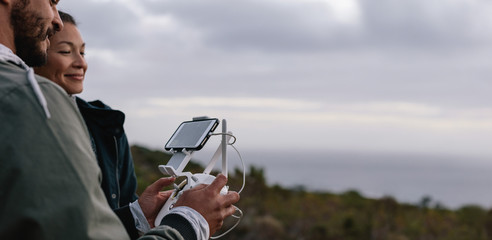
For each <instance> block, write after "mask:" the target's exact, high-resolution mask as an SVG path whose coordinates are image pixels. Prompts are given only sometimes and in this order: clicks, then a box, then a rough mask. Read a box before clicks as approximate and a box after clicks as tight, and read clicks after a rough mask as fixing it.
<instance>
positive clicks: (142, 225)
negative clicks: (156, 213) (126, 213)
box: [129, 199, 150, 233]
mask: <svg viewBox="0 0 492 240" xmlns="http://www.w3.org/2000/svg"><path fill="white" fill-rule="evenodd" d="M129 205H130V212H131V213H132V215H133V220H134V221H135V228H137V230H138V231H140V232H142V233H146V232H148V231H149V230H150V225H149V222H147V218H146V217H145V215H144V213H143V211H142V209H141V208H140V204H138V199H137V200H135V202H131V203H130V204H129Z"/></svg>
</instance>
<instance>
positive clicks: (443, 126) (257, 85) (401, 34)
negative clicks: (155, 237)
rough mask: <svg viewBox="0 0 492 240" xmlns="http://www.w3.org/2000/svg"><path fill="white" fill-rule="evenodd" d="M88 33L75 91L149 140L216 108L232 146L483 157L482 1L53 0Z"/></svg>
mask: <svg viewBox="0 0 492 240" xmlns="http://www.w3.org/2000/svg"><path fill="white" fill-rule="evenodd" d="M59 9H60V10H64V11H67V12H69V13H71V14H72V15H74V16H75V18H76V19H77V20H78V21H79V27H80V29H81V32H82V35H83V37H84V40H85V41H86V43H87V47H86V49H87V51H86V53H87V59H88V62H89V69H88V73H87V76H86V82H85V91H84V93H83V94H82V95H81V96H82V97H83V98H85V99H86V100H94V99H101V100H103V101H104V102H106V103H107V104H108V105H110V106H112V107H113V108H117V109H120V110H122V111H124V112H125V113H126V116H127V120H126V123H125V127H126V131H127V135H128V137H129V139H130V142H132V143H139V144H143V145H145V146H148V147H151V148H159V149H162V147H163V145H164V143H165V142H166V141H167V139H168V138H169V137H170V135H171V134H172V133H173V132H174V130H175V128H176V127H177V126H178V125H179V123H180V122H181V121H184V120H189V119H191V118H192V117H193V116H201V115H208V116H211V117H218V118H226V119H228V120H229V127H230V130H232V131H233V132H234V133H235V134H236V135H237V137H238V141H237V146H238V147H239V148H241V149H246V150H253V149H273V150H297V151H304V150H320V149H322V150H349V151H374V152H401V153H404V152H411V153H425V154H447V155H450V154H451V155H460V156H470V157H477V158H483V159H485V158H489V159H490V161H492V158H491V157H492V94H490V92H491V90H492V84H491V80H490V78H491V76H492V61H491V58H490V56H491V55H492V3H491V2H490V1H488V0H411V1H410V0H408V1H401V0H371V1H366V0H234V1H231V0H179V1H178V0H85V1H69V0H63V1H61V2H60V4H59Z"/></svg>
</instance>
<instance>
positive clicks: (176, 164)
mask: <svg viewBox="0 0 492 240" xmlns="http://www.w3.org/2000/svg"><path fill="white" fill-rule="evenodd" d="M193 120H194V121H203V120H204V119H203V118H195V119H193ZM178 130H179V129H178ZM208 131H210V134H211V131H213V130H210V129H209V130H208ZM175 134H176V133H175ZM228 134H229V133H228V132H227V125H226V120H225V119H223V120H222V143H221V146H219V148H218V149H217V151H216V152H215V154H214V156H213V157H212V160H211V161H210V163H209V165H208V166H207V168H205V171H204V172H203V173H196V174H191V173H190V172H182V170H183V169H184V167H185V166H186V164H187V163H188V162H189V160H190V159H191V155H192V153H193V151H188V150H187V148H183V149H181V151H176V152H175V153H174V154H173V157H172V158H171V159H170V160H169V162H168V165H159V170H160V171H161V172H162V173H164V174H166V175H171V176H174V177H178V176H186V180H184V181H183V182H182V183H181V184H180V185H179V186H177V185H175V191H174V192H173V193H172V195H171V196H170V197H169V199H168V200H167V201H166V203H165V204H164V206H163V207H162V209H161V210H160V211H159V214H158V215H157V217H156V219H155V222H154V225H155V226H159V225H160V224H161V221H162V219H163V218H164V216H165V215H166V214H167V213H169V211H170V210H171V209H172V208H173V207H174V204H176V202H177V201H178V199H179V197H180V196H181V195H182V194H183V192H184V191H186V190H189V189H192V188H194V187H196V186H198V185H200V184H211V183H212V182H213V181H214V180H215V176H213V175H210V174H209V173H210V171H211V170H212V168H213V166H214V165H215V163H216V161H217V160H218V158H219V157H221V156H222V168H223V169H222V173H223V174H224V175H225V176H226V177H227V158H226V156H227V155H226V146H227V142H228V141H229V140H230V138H231V137H230V134H229V135H228ZM173 137H174V135H173ZM178 137H179V135H178ZM199 141H200V140H199ZM199 141H198V142H199ZM224 168H225V169H224ZM228 190H229V187H228V186H224V187H223V188H222V189H221V191H220V194H222V195H226V194H227V192H228Z"/></svg>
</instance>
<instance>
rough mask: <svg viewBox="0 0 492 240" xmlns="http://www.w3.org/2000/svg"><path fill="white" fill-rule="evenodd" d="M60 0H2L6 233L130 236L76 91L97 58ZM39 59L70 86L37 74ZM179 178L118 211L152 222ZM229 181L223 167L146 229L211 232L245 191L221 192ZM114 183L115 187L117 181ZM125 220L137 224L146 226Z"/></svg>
mask: <svg viewBox="0 0 492 240" xmlns="http://www.w3.org/2000/svg"><path fill="white" fill-rule="evenodd" d="M57 3H58V0H1V5H0V11H1V13H0V21H1V23H2V24H1V25H0V123H1V124H2V130H1V131H0V141H1V142H0V143H1V144H0V152H1V153H2V157H0V178H1V179H0V180H1V181H0V239H60V238H67V237H70V238H75V239H128V238H129V236H128V233H127V232H126V231H125V228H124V227H123V224H122V223H121V221H120V220H118V217H117V216H116V215H115V214H114V212H113V211H112V210H111V208H110V207H109V205H108V203H107V201H106V198H105V196H104V193H103V191H102V190H101V185H100V184H99V179H100V177H101V170H100V168H99V166H98V163H97V160H96V157H95V154H94V151H93V148H92V147H93V144H92V143H93V142H94V138H95V136H93V135H92V134H93V133H92V132H91V133H89V132H88V131H87V128H86V127H85V122H84V119H83V118H82V116H81V115H80V113H79V110H78V109H77V106H76V105H75V104H74V103H73V99H71V98H70V97H69V96H68V95H67V93H68V94H74V93H79V92H80V91H82V80H83V77H84V74H85V70H86V69H87V64H86V62H85V60H84V59H83V51H84V47H85V46H84V43H83V41H82V38H81V36H80V33H78V30H77V28H76V25H75V21H73V22H70V21H67V22H62V20H61V19H60V16H59V14H58V11H57V9H56V5H57ZM62 15H63V14H62ZM55 32H58V33H57V34H55ZM50 40H51V42H50ZM48 48H49V49H50V50H49V51H48V52H47V49H48ZM67 48H68V49H67ZM67 50H68V51H67ZM46 59H48V65H45V66H43V65H44V64H45V62H46ZM67 59H69V60H67ZM57 61H58V62H57ZM64 64H66V65H64ZM30 66H36V72H37V73H39V74H41V75H43V76H46V77H47V78H49V79H51V80H52V81H55V82H56V83H58V84H59V85H60V86H62V88H63V90H62V89H60V88H58V87H57V86H55V85H54V84H53V83H51V82H50V81H48V80H46V79H44V78H42V77H39V76H35V74H34V72H33V69H32V68H30ZM72 70H76V71H74V72H70V71H72ZM82 103H83V102H82ZM79 106H80V105H79ZM81 109H82V108H81ZM89 127H90V126H89ZM91 140H92V141H91ZM96 150H97V148H96ZM99 160H101V159H99ZM103 170H104V169H103ZM131 174H133V173H131ZM102 176H103V179H104V177H105V173H102ZM130 178H131V177H130ZM173 181H174V179H172V178H162V179H160V180H158V181H156V182H155V183H154V184H152V185H151V186H149V187H148V188H147V189H146V190H145V192H144V193H143V194H142V196H140V199H139V200H137V201H134V202H132V203H130V207H129V209H130V210H131V211H129V212H131V214H130V215H126V216H125V215H123V216H122V215H120V214H118V216H119V217H120V219H128V218H133V220H135V224H136V225H137V227H138V224H141V225H142V224H143V225H145V224H147V222H146V220H149V221H150V222H152V221H151V219H153V218H155V216H156V215H157V213H158V212H159V210H160V206H162V204H163V203H164V202H165V201H166V199H167V197H168V196H169V194H163V193H160V192H159V191H160V189H162V187H163V186H165V185H169V184H171V183H172V182H173ZM226 182H227V179H226V178H225V177H224V176H219V177H217V179H216V180H215V181H214V182H213V183H212V184H211V185H209V186H201V187H198V188H195V189H193V190H191V191H188V192H186V194H183V196H182V197H181V198H180V200H179V201H178V202H177V203H176V206H181V207H176V208H174V209H173V211H174V212H171V213H170V214H168V215H167V216H166V217H164V219H163V221H162V223H161V226H157V227H156V228H153V229H152V230H150V231H148V232H147V233H146V235H144V236H143V237H141V238H142V239H204V238H205V239H206V238H208V237H209V236H210V235H211V234H213V233H214V232H215V231H216V230H218V229H219V228H220V226H221V224H222V221H223V219H224V218H225V217H227V216H229V215H231V214H233V212H234V208H233V206H232V204H233V203H235V202H237V201H238V200H239V196H238V195H237V193H235V192H229V193H228V194H227V195H224V196H221V195H220V194H219V192H220V189H221V188H222V186H224V185H225V184H226ZM103 183H104V181H103ZM103 188H104V185H103ZM105 191H106V195H107V196H108V194H110V191H111V190H107V189H105ZM132 194H133V193H130V195H132ZM109 196H111V195H109ZM130 198H133V197H130ZM131 200H135V199H134V198H133V199H131ZM131 200H129V201H131ZM108 202H111V199H110V197H108ZM113 207H115V206H113ZM126 211H127V214H128V208H127V210H126ZM115 212H116V213H118V210H115ZM142 216H143V217H142ZM142 218H143V219H142ZM139 219H140V220H141V221H140V222H139ZM151 224H152V223H151ZM141 225H140V227H141ZM125 227H126V228H127V230H128V232H129V233H130V232H131V230H129V229H131V228H133V227H135V228H136V226H128V225H126V224H125ZM139 229H142V228H139Z"/></svg>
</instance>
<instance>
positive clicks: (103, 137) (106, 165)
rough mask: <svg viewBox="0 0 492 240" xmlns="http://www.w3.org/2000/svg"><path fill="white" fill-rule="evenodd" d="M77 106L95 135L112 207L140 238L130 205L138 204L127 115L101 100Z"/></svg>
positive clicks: (92, 139) (103, 184) (108, 199)
mask: <svg viewBox="0 0 492 240" xmlns="http://www.w3.org/2000/svg"><path fill="white" fill-rule="evenodd" d="M76 102H77V106H78V108H79V110H80V113H81V114H82V117H83V118H84V120H85V123H86V125H87V128H88V129H89V133H90V136H91V143H92V149H93V150H94V152H95V153H96V156H97V161H98V163H99V167H100V168H101V172H102V182H101V187H102V189H103V191H104V194H105V196H106V199H107V201H108V203H109V205H110V206H111V208H112V209H113V210H114V211H115V213H116V214H117V215H118V217H119V218H120V220H121V221H122V222H123V224H124V225H125V228H126V229H127V231H128V233H129V234H130V236H131V237H132V239H133V238H136V237H138V232H137V230H136V229H135V223H134V220H133V217H132V214H131V212H130V209H129V206H128V204H129V203H130V202H133V201H135V200H136V199H137V198H138V196H137V194H136V189H137V178H136V176H135V170H134V166H133V159H132V155H131V152H130V146H129V144H128V140H127V138H126V134H125V131H124V129H123V123H124V121H125V114H124V113H123V112H121V111H118V110H113V109H111V108H110V107H109V106H107V105H105V104H104V103H103V102H101V101H99V100H97V101H92V102H86V101H84V100H83V99H81V98H78V97H77V98H76Z"/></svg>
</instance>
